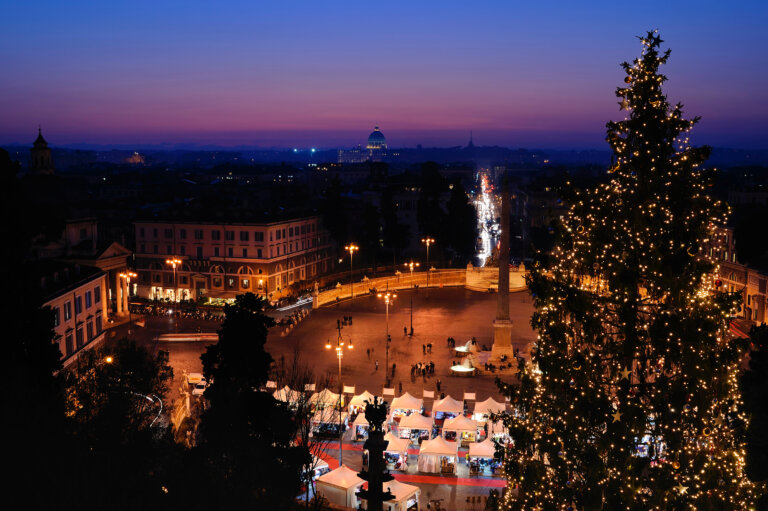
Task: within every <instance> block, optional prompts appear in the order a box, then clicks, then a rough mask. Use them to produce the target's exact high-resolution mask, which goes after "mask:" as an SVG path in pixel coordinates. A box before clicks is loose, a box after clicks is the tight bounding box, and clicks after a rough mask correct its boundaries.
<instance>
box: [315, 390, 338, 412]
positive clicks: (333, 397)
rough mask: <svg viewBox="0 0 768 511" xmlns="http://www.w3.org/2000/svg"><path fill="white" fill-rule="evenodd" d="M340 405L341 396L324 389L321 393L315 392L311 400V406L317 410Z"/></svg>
mask: <svg viewBox="0 0 768 511" xmlns="http://www.w3.org/2000/svg"><path fill="white" fill-rule="evenodd" d="M338 403H339V395H338V394H336V393H335V392H332V391H330V390H328V389H323V390H321V391H320V392H315V393H314V394H312V396H311V397H310V398H309V404H310V405H312V406H315V407H317V408H325V407H327V406H336V405H337V404H338Z"/></svg>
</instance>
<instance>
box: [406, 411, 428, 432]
mask: <svg viewBox="0 0 768 511" xmlns="http://www.w3.org/2000/svg"><path fill="white" fill-rule="evenodd" d="M432 422H433V421H432V417H425V416H423V415H421V414H420V413H412V414H411V415H408V416H406V417H403V418H402V419H401V420H400V429H425V430H429V431H432Z"/></svg>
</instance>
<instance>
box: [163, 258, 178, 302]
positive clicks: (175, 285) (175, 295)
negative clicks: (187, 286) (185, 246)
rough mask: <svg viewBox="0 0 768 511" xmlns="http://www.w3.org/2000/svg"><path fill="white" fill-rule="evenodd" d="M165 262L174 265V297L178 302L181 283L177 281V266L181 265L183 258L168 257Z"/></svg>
mask: <svg viewBox="0 0 768 511" xmlns="http://www.w3.org/2000/svg"><path fill="white" fill-rule="evenodd" d="M165 264H170V265H171V266H172V267H173V299H174V301H176V302H178V301H179V300H178V294H179V285H178V283H177V282H176V267H177V266H181V259H179V258H178V257H172V258H171V259H166V260H165Z"/></svg>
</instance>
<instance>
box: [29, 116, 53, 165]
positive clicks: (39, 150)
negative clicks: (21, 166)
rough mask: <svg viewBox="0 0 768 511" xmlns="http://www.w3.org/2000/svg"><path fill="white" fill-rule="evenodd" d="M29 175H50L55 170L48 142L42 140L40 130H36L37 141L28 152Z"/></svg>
mask: <svg viewBox="0 0 768 511" xmlns="http://www.w3.org/2000/svg"><path fill="white" fill-rule="evenodd" d="M29 153H30V156H29V173H30V174H35V175H51V174H53V172H54V170H55V168H54V166H53V158H51V149H50V148H49V147H48V142H46V141H45V139H44V138H43V133H42V132H41V131H40V128H39V127H38V128H37V139H36V140H35V142H34V144H33V145H32V149H30V150H29Z"/></svg>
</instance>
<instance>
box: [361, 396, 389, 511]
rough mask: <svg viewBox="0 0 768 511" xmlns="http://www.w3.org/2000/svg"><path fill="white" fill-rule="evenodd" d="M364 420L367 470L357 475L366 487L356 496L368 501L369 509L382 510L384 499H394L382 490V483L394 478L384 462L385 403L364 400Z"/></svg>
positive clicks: (385, 446)
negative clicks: (366, 430) (366, 482)
mask: <svg viewBox="0 0 768 511" xmlns="http://www.w3.org/2000/svg"><path fill="white" fill-rule="evenodd" d="M365 420H367V421H368V440H366V441H365V444H363V448H364V449H365V450H367V451H368V460H369V461H368V470H363V471H361V472H360V473H359V474H357V476H358V477H359V478H361V479H363V480H365V481H368V489H367V490H360V491H358V492H357V495H358V497H360V498H361V499H365V500H367V501H368V510H369V511H382V509H383V504H384V502H385V501H388V500H392V499H394V496H393V495H392V493H391V492H390V491H389V490H387V491H386V492H384V491H383V488H384V486H383V485H384V483H386V482H388V481H391V480H392V479H394V477H392V475H391V474H390V473H389V472H388V471H387V469H386V465H385V463H384V449H386V448H387V444H388V443H389V442H387V441H386V440H384V421H385V420H387V403H385V402H384V400H383V399H379V398H378V397H374V398H373V401H372V402H369V401H366V402H365Z"/></svg>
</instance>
